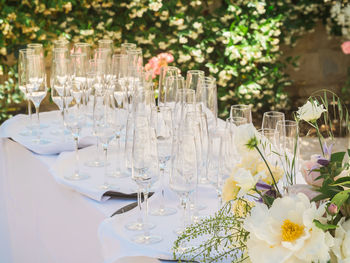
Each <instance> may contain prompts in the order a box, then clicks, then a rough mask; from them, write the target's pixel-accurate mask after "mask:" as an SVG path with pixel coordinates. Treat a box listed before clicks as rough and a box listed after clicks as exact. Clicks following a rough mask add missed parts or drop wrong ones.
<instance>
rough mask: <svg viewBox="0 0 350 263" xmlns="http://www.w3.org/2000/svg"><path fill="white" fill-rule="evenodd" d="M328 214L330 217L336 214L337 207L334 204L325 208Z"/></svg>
mask: <svg viewBox="0 0 350 263" xmlns="http://www.w3.org/2000/svg"><path fill="white" fill-rule="evenodd" d="M327 210H328V213H330V214H331V215H335V214H337V213H338V207H337V206H336V205H335V204H333V203H332V204H330V205H329V206H328V208H327Z"/></svg>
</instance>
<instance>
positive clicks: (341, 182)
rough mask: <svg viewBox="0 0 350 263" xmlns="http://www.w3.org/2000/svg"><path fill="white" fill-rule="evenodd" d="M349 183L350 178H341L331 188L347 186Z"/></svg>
mask: <svg viewBox="0 0 350 263" xmlns="http://www.w3.org/2000/svg"><path fill="white" fill-rule="evenodd" d="M348 183H350V176H347V177H342V178H339V179H338V180H336V181H335V182H334V183H332V184H330V186H338V185H345V184H348Z"/></svg>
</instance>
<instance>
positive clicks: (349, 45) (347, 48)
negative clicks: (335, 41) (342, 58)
mask: <svg viewBox="0 0 350 263" xmlns="http://www.w3.org/2000/svg"><path fill="white" fill-rule="evenodd" d="M341 49H342V50H343V53H344V54H347V55H348V54H350V41H346V42H344V43H343V44H341Z"/></svg>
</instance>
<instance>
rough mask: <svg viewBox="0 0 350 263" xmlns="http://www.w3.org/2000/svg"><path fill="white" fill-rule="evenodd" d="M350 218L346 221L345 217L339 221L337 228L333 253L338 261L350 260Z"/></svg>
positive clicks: (345, 261) (345, 262)
mask: <svg viewBox="0 0 350 263" xmlns="http://www.w3.org/2000/svg"><path fill="white" fill-rule="evenodd" d="M349 248H350V220H348V221H346V222H344V218H342V219H341V220H340V221H339V224H338V227H337V229H336V230H335V238H334V246H333V247H332V252H333V254H334V255H335V256H336V257H337V260H338V263H349V262H350V249H349Z"/></svg>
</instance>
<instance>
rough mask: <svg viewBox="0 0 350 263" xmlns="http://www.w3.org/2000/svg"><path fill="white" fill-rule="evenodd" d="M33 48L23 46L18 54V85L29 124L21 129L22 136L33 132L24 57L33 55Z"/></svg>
mask: <svg viewBox="0 0 350 263" xmlns="http://www.w3.org/2000/svg"><path fill="white" fill-rule="evenodd" d="M33 54H34V50H33V49H31V48H25V49H20V50H19V56H18V86H19V89H20V91H21V92H22V93H23V94H24V96H25V98H26V100H27V103H28V116H29V125H27V130H25V131H22V132H21V135H23V136H30V135H32V134H33V119H32V107H31V101H30V99H29V97H28V93H27V88H26V85H27V76H26V75H27V74H28V70H27V68H26V65H27V64H26V59H27V56H28V55H33Z"/></svg>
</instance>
